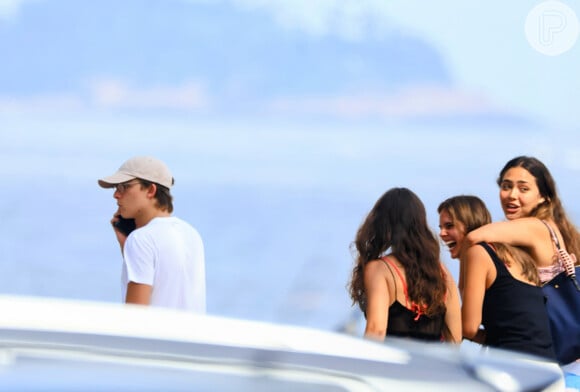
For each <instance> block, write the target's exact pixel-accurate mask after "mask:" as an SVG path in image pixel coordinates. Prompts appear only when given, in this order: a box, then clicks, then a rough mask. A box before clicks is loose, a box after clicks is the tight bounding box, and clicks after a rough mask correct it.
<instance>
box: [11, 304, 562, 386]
mask: <svg viewBox="0 0 580 392" xmlns="http://www.w3.org/2000/svg"><path fill="white" fill-rule="evenodd" d="M0 315H2V316H1V317H0V389H2V390H13V391H24V390H27V391H45V390H61V391H73V390H86V389H91V390H126V389H140V390H166V391H171V390H176V391H179V390H192V389H193V390H212V391H213V390H236V391H246V390H247V391H262V390H263V391H266V390H289V391H290V390H293V391H294V390H306V391H308V390H317V391H318V390H321V391H326V390H328V391H351V390H353V391H354V390H357V391H366V390H389V389H390V390H401V391H404V390H417V389H421V388H429V389H430V390H432V391H453V390H470V391H489V390H514V391H517V390H529V389H528V388H532V387H533V388H535V390H542V389H543V388H544V387H546V386H550V385H552V386H553V385H559V384H561V383H562V382H563V381H562V377H561V374H560V373H558V372H557V371H556V370H554V369H553V368H550V367H549V366H545V365H543V364H541V363H538V362H537V361H534V360H533V359H529V358H526V357H520V356H516V355H514V354H512V353H502V352H498V353H493V355H485V356H484V355H474V356H471V357H467V358H466V356H465V355H464V354H463V353H462V352H461V351H460V350H459V349H458V348H457V347H456V346H450V345H445V344H427V343H417V342H412V341H408V340H399V339H388V340H387V343H386V344H379V343H377V342H373V341H369V340H365V339H361V338H357V337H353V336H349V335H345V334H339V333H334V332H329V331H321V330H315V329H310V328H304V327H297V326H290V325H279V324H273V323H265V322H257V321H250V320H239V319H232V318H227V317H218V316H211V315H196V314H192V313H187V312H183V311H176V310H170V309H163V308H154V307H144V306H138V305H124V304H112V303H99V302H88V301H74V300H62V299H55V298H36V297H20V296H0ZM32 374H34V377H31V376H30V375H32ZM498 377H499V379H500V380H503V381H502V385H503V386H500V389H498V387H497V385H494V382H496V381H494V380H493V379H497V378H498ZM501 388H503V389H501Z"/></svg>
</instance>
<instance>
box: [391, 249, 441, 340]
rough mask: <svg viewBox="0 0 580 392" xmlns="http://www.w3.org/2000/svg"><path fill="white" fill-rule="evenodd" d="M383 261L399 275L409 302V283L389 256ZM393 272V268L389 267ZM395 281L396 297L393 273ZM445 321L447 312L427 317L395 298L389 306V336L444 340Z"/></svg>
mask: <svg viewBox="0 0 580 392" xmlns="http://www.w3.org/2000/svg"><path fill="white" fill-rule="evenodd" d="M382 260H383V262H384V263H385V264H387V268H389V266H391V267H392V268H394V269H395V271H396V272H397V275H399V278H400V280H401V282H402V284H403V291H404V293H405V299H406V301H407V303H409V302H410V301H409V296H408V295H407V285H406V283H405V281H404V280H403V276H402V275H401V272H400V271H399V269H398V268H397V266H396V265H395V264H394V263H392V262H391V261H390V260H389V259H388V258H387V257H383V258H382ZM389 271H391V274H392V273H393V271H392V269H391V268H389ZM393 280H394V282H395V298H396V296H397V279H396V278H395V275H393ZM444 323H445V313H442V314H440V315H437V316H435V317H427V316H425V315H424V314H423V313H421V312H420V311H419V312H417V311H416V310H411V309H409V308H407V306H405V305H403V304H402V303H400V302H399V301H397V300H396V299H395V302H393V304H392V305H391V306H390V307H389V322H388V324H387V336H397V337H405V338H412V339H419V340H427V341H442V340H443V335H442V331H443V327H444Z"/></svg>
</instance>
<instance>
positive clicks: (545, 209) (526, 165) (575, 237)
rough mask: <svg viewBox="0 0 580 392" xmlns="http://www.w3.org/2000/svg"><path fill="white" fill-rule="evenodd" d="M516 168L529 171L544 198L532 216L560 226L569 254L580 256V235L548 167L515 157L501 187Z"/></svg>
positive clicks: (499, 178) (502, 172)
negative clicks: (569, 216)
mask: <svg viewBox="0 0 580 392" xmlns="http://www.w3.org/2000/svg"><path fill="white" fill-rule="evenodd" d="M514 167H521V168H523V169H525V170H527V171H528V172H529V173H530V174H531V175H532V176H533V177H534V178H535V179H536V185H537V186H538V189H539V191H540V195H542V197H543V198H544V201H543V202H542V203H540V204H539V205H538V206H537V207H536V208H534V209H533V210H532V211H531V213H530V216H533V217H536V218H539V219H548V218H550V219H552V220H553V221H554V223H555V224H556V225H557V226H558V229H559V230H560V234H562V239H563V240H564V244H565V245H566V250H567V251H568V253H573V254H575V255H576V256H580V233H579V232H578V229H577V228H576V226H575V225H574V224H573V223H572V221H571V220H570V218H568V215H567V214H566V211H565V210H564V207H563V205H562V202H561V201H560V197H559V196H558V191H557V189H556V182H555V181H554V178H553V177H552V174H550V171H549V170H548V168H547V167H546V165H544V164H543V163H542V162H541V161H540V160H539V159H537V158H534V157H529V156H524V155H522V156H519V157H515V158H513V159H511V160H510V161H508V162H507V163H506V164H505V166H504V167H503V169H501V171H500V173H499V177H498V179H497V184H498V185H499V186H501V183H502V181H503V178H504V176H505V174H506V172H507V171H508V170H509V169H511V168H514ZM579 261H580V257H579Z"/></svg>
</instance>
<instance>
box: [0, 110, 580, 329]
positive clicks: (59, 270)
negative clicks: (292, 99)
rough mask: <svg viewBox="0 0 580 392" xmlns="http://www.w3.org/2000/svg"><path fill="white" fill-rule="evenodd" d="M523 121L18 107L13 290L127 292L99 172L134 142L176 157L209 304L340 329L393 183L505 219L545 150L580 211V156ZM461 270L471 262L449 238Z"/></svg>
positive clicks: (9, 150)
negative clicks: (518, 183)
mask: <svg viewBox="0 0 580 392" xmlns="http://www.w3.org/2000/svg"><path fill="white" fill-rule="evenodd" d="M532 136H533V137H530V133H529V130H522V129H519V128H517V127H515V128H502V129H497V127H496V128H493V129H490V128H488V127H481V128H477V127H472V129H471V130H470V131H469V132H466V131H464V129H463V128H462V127H458V128H455V129H454V128H450V127H448V126H445V127H443V126H439V127H437V126H424V125H423V126H413V127H407V128H404V127H400V126H369V127H358V126H353V125H352V124H347V125H333V126H320V124H292V123H278V124H272V123H268V124H265V123H259V122H255V123H250V122H246V123H241V122H240V123H236V124H231V123H225V122H222V123H216V122H211V123H210V122H205V123H200V122H193V121H184V120H180V121H176V120H168V119H163V120H151V119H147V120H143V119H134V118H133V119H113V118H108V119H94V118H76V119H70V118H67V119H62V118H50V117H47V118H44V119H23V118H14V117H13V118H3V121H2V129H0V141H1V143H0V176H1V178H2V179H3V181H2V185H0V187H2V203H1V204H0V218H1V221H2V225H1V226H0V249H1V252H2V253H1V258H0V293H14V294H25V295H40V296H53V297H64V298H77V299H88V300H99V301H110V302H120V301H121V298H120V295H121V294H120V293H121V289H120V270H121V256H120V251H119V249H118V245H117V243H116V241H115V238H114V235H113V232H112V229H111V228H110V226H109V220H110V218H111V216H112V214H113V212H114V211H115V209H116V206H115V201H114V200H113V198H112V192H111V191H110V190H104V189H101V188H99V187H98V186H97V183H96V180H97V178H99V177H101V176H104V175H108V174H111V173H112V172H114V171H115V170H116V169H117V168H118V166H120V165H121V163H122V162H123V161H124V160H125V159H127V158H128V157H130V156H133V155H140V154H151V155H156V156H158V157H159V158H161V159H163V160H165V161H166V162H167V163H168V165H169V166H170V167H171V168H172V171H173V173H174V176H175V178H176V185H175V187H174V190H173V193H174V198H175V214H176V215H177V216H179V217H181V218H183V219H185V220H187V221H189V222H190V223H191V224H192V225H193V226H195V227H196V228H197V229H198V230H199V232H200V234H201V235H202V238H203V240H204V243H205V247H206V263H207V267H206V268H207V290H208V292H207V297H208V312H209V313H212V314H218V315H225V316H232V317H240V318H247V319H255V320H263V321H272V322H283V323H289V324H295V325H304V326H311V327H316V328H322V329H338V328H340V327H341V326H342V325H343V324H344V323H345V322H346V321H348V320H349V319H350V318H351V317H352V315H353V312H354V314H356V310H353V309H354V308H352V307H351V303H350V299H349V298H348V294H347V291H346V284H347V282H348V278H349V273H350V270H351V268H352V265H353V257H352V255H351V253H350V250H349V245H350V243H351V241H352V240H353V238H354V235H355V232H356V230H357V228H358V225H359V224H360V223H361V222H362V220H363V218H364V216H365V215H366V213H367V212H368V211H369V210H370V208H371V207H372V205H373V204H374V202H375V201H376V199H377V198H378V197H380V195H381V194H382V193H383V192H384V191H386V190H387V189H389V188H391V187H393V186H405V187H409V188H410V189H412V190H413V191H415V192H416V193H417V194H418V195H419V196H420V197H421V198H422V200H423V201H424V203H425V205H426V208H427V211H428V218H429V222H430V224H431V226H432V227H433V230H434V231H437V224H438V216H437V213H436V208H437V205H438V204H439V202H441V201H442V200H443V199H445V198H447V197H449V196H453V195H456V194H476V195H479V196H480V197H481V198H482V199H483V200H484V201H486V202H487V204H488V206H489V208H490V210H491V211H492V215H493V216H494V219H501V218H502V217H501V211H500V210H499V204H498V202H497V187H496V185H495V183H494V182H495V177H496V175H497V173H498V171H499V169H500V168H501V166H502V165H503V164H504V163H505V161H507V160H508V159H510V158H512V157H513V156H515V155H519V154H529V155H536V156H538V157H539V158H540V159H542V160H544V161H545V162H546V163H547V164H548V165H549V166H550V168H551V169H552V171H553V174H554V176H555V177H556V180H557V182H558V184H559V188H560V191H561V194H562V199H563V201H564V204H565V205H566V206H567V207H568V210H569V212H570V213H571V215H572V216H573V217H574V218H576V221H578V216H579V214H578V212H579V209H580V206H578V205H577V203H576V202H575V198H574V196H575V195H576V194H577V191H578V187H579V185H577V182H576V181H575V178H576V176H577V175H578V170H579V168H578V166H577V165H576V164H575V161H574V159H573V157H574V156H575V155H574V153H575V150H573V148H574V146H573V144H570V146H569V147H568V150H562V146H561V145H559V144H558V143H557V142H555V141H553V137H552V136H553V135H547V134H546V135H544V134H542V133H539V132H536V133H535V134H532ZM442 258H443V260H444V261H445V262H446V263H447V264H448V266H449V267H450V269H451V270H452V272H453V273H454V274H455V276H457V264H456V262H455V261H453V260H449V258H448V255H447V252H446V250H445V249H442Z"/></svg>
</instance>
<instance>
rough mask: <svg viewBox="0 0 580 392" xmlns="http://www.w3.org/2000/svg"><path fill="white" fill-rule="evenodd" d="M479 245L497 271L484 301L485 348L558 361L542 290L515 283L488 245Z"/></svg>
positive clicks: (518, 282) (517, 281)
mask: <svg viewBox="0 0 580 392" xmlns="http://www.w3.org/2000/svg"><path fill="white" fill-rule="evenodd" d="M479 245H481V246H482V247H483V248H484V249H485V250H486V251H487V253H488V254H489V256H490V257H491V259H492V261H493V264H494V265H495V269H496V270H497V277H496V278H495V281H494V282H493V283H492V284H491V286H490V287H489V288H488V289H487V290H486V291H485V297H484V299H483V313H482V324H483V325H484V327H485V331H486V336H485V344H486V345H488V346H492V347H499V348H503V349H509V350H515V351H520V352H524V353H528V354H534V355H538V356H541V357H545V358H549V359H555V356H554V351H553V348H552V336H551V335H550V324H549V322H548V314H547V313H546V308H545V297H544V293H543V292H542V288H541V287H538V286H534V285H531V284H527V283H524V282H521V281H519V280H517V279H515V278H514V277H513V276H512V275H511V274H510V272H509V271H508V269H507V268H506V266H505V265H504V263H503V262H502V261H501V260H500V258H499V256H498V255H497V254H496V253H495V251H494V250H493V249H492V248H491V247H490V246H489V245H488V244H486V243H483V242H482V243H480V244H479Z"/></svg>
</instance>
